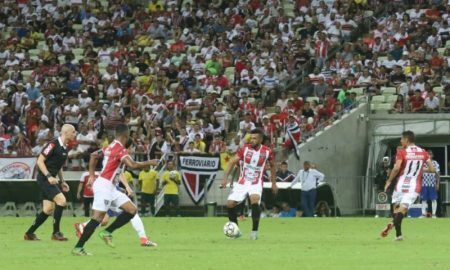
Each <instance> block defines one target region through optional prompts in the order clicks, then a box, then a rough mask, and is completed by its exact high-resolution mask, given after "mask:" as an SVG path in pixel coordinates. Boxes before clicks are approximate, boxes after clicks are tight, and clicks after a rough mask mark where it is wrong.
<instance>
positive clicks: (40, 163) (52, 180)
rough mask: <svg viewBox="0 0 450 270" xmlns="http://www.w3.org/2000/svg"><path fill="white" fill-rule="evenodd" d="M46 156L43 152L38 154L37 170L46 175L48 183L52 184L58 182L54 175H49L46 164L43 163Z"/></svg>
mask: <svg viewBox="0 0 450 270" xmlns="http://www.w3.org/2000/svg"><path fill="white" fill-rule="evenodd" d="M45 160H46V157H45V156H44V155H43V154H40V155H39V157H38V160H37V165H38V168H39V170H40V171H41V173H42V174H43V175H45V177H47V180H48V182H49V183H50V184H52V185H54V184H57V183H58V179H56V177H54V176H53V175H50V172H49V171H48V169H47V166H46V165H45Z"/></svg>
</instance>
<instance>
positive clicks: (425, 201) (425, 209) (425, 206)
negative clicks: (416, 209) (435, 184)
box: [420, 187, 430, 217]
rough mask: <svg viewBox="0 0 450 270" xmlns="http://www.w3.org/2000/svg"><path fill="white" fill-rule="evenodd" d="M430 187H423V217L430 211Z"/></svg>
mask: <svg viewBox="0 0 450 270" xmlns="http://www.w3.org/2000/svg"><path fill="white" fill-rule="evenodd" d="M428 189H429V187H422V191H421V194H420V195H421V196H420V197H421V199H422V217H426V216H427V213H428V200H429V195H430V194H429V190H428Z"/></svg>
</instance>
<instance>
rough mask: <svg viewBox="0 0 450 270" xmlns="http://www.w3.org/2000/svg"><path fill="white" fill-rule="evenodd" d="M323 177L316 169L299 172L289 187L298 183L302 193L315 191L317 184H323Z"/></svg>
mask: <svg viewBox="0 0 450 270" xmlns="http://www.w3.org/2000/svg"><path fill="white" fill-rule="evenodd" d="M324 178H325V175H324V174H323V173H321V172H319V171H318V170H316V169H309V170H307V171H305V170H303V169H302V170H299V171H298V173H297V176H296V177H295V179H294V181H292V183H291V187H292V186H293V185H295V184H296V183H297V182H298V181H300V182H301V184H302V191H309V190H312V189H315V188H316V187H317V184H318V183H320V182H323V180H324Z"/></svg>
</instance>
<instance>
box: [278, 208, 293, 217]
mask: <svg viewBox="0 0 450 270" xmlns="http://www.w3.org/2000/svg"><path fill="white" fill-rule="evenodd" d="M296 215H297V210H295V208H290V209H289V211H281V212H280V217H295V216H296Z"/></svg>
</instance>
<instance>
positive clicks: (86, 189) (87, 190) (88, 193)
mask: <svg viewBox="0 0 450 270" xmlns="http://www.w3.org/2000/svg"><path fill="white" fill-rule="evenodd" d="M98 175H99V173H98V172H96V173H95V179H97V177H98ZM88 181H89V172H85V173H83V174H82V175H81V179H80V183H83V197H84V198H92V197H94V191H93V190H92V187H90V186H88V184H87V183H88Z"/></svg>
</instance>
